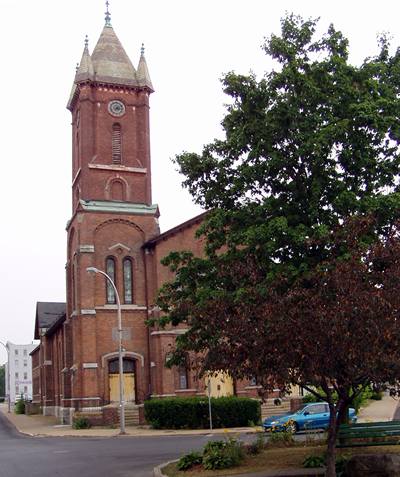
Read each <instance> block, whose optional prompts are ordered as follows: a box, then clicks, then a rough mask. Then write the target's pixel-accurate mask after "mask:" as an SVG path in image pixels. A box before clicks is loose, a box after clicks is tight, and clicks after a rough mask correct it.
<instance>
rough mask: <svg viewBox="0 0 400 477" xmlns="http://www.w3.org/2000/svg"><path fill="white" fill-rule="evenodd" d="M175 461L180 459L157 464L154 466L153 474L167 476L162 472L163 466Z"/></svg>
mask: <svg viewBox="0 0 400 477" xmlns="http://www.w3.org/2000/svg"><path fill="white" fill-rule="evenodd" d="M174 462H178V459H175V460H170V461H169V462H164V463H163V464H160V465H157V467H154V469H153V475H154V477H166V475H165V474H163V472H162V470H161V469H162V468H163V467H165V466H166V465H168V464H172V463H174Z"/></svg>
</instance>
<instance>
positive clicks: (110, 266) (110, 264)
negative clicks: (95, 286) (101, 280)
mask: <svg viewBox="0 0 400 477" xmlns="http://www.w3.org/2000/svg"><path fill="white" fill-rule="evenodd" d="M106 271H107V275H108V276H109V277H110V278H111V280H112V281H113V282H114V284H115V259H114V258H113V257H108V258H107V260H106ZM106 282H107V284H106V292H107V303H115V302H116V298H115V291H114V288H113V287H112V285H111V283H110V282H109V281H108V280H106Z"/></svg>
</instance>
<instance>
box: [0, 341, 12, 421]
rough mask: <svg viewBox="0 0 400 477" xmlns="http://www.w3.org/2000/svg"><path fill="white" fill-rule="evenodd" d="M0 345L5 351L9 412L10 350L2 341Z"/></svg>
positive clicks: (9, 410) (9, 405) (9, 409)
mask: <svg viewBox="0 0 400 477" xmlns="http://www.w3.org/2000/svg"><path fill="white" fill-rule="evenodd" d="M0 344H2V345H3V346H4V348H5V349H6V351H7V388H8V399H7V401H8V412H11V396H10V395H11V389H10V350H9V349H8V346H7V345H5V344H4V343H3V342H2V341H0Z"/></svg>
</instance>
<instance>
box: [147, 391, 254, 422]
mask: <svg viewBox="0 0 400 477" xmlns="http://www.w3.org/2000/svg"><path fill="white" fill-rule="evenodd" d="M211 406H212V419H213V426H214V427H216V428H217V427H221V428H222V427H240V426H247V425H248V422H249V421H254V422H258V421H259V418H260V403H259V402H258V401H256V400H254V399H248V398H237V397H220V398H211ZM144 410H145V417H146V420H147V421H148V422H149V423H150V424H151V425H152V426H153V427H155V428H157V429H185V428H186V429H207V428H208V427H209V426H210V422H209V409H208V399H207V398H204V397H190V398H167V399H150V400H148V401H146V402H145V404H144Z"/></svg>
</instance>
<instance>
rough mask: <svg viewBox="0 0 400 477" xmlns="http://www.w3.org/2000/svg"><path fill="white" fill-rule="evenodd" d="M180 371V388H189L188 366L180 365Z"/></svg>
mask: <svg viewBox="0 0 400 477" xmlns="http://www.w3.org/2000/svg"><path fill="white" fill-rule="evenodd" d="M178 373H179V389H187V388H188V373H187V368H186V366H179V368H178Z"/></svg>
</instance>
